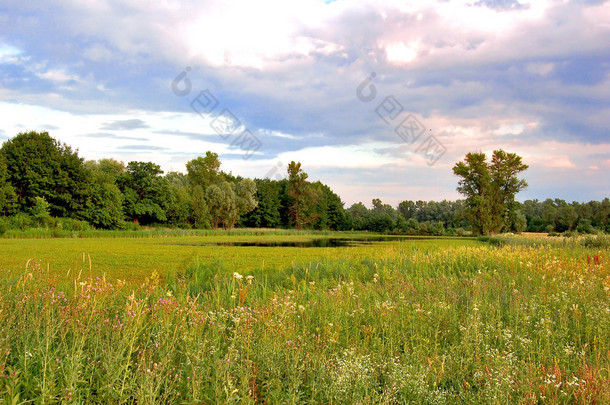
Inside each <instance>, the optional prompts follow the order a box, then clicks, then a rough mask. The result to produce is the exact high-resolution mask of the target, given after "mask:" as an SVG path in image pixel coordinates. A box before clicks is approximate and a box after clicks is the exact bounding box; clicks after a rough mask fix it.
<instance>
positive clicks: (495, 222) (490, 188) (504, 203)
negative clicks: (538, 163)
mask: <svg viewBox="0 0 610 405" xmlns="http://www.w3.org/2000/svg"><path fill="white" fill-rule="evenodd" d="M486 159H487V157H486V156H485V154H484V153H468V154H467V155H466V158H465V160H464V161H463V162H459V163H457V164H456V165H455V166H454V167H453V172H454V174H456V175H457V176H460V177H461V179H460V181H459V185H458V188H457V190H458V191H459V192H460V193H462V194H463V195H464V196H466V205H467V207H468V211H469V214H470V215H469V217H470V222H471V226H472V230H473V232H474V233H475V234H489V233H497V232H500V231H501V230H502V228H503V227H505V226H506V223H507V216H509V215H510V208H511V205H512V203H513V202H514V199H515V194H517V193H518V192H519V191H521V190H523V189H524V188H525V187H527V183H526V182H525V181H524V180H521V179H519V178H518V177H517V175H518V174H519V173H520V172H522V171H524V170H526V169H527V168H528V166H527V165H525V164H523V163H522V161H521V157H520V156H517V155H516V154H514V153H506V152H504V151H503V150H496V151H494V153H493V155H492V159H491V163H489V164H488V163H487V160H486Z"/></svg>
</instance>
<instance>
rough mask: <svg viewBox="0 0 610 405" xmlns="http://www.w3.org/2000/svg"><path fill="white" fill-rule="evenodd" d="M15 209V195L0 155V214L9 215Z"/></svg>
mask: <svg viewBox="0 0 610 405" xmlns="http://www.w3.org/2000/svg"><path fill="white" fill-rule="evenodd" d="M16 208H17V194H15V189H14V188H13V186H12V184H11V183H10V181H9V177H8V172H7V169H6V163H5V162H4V157H3V155H2V154H0V214H2V215H3V216H6V215H11V214H13V213H14V212H15V210H16Z"/></svg>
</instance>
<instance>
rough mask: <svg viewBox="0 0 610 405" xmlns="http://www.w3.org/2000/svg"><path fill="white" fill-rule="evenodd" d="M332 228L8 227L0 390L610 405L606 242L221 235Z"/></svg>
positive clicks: (186, 398)
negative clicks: (54, 230)
mask: <svg viewBox="0 0 610 405" xmlns="http://www.w3.org/2000/svg"><path fill="white" fill-rule="evenodd" d="M112 236H120V235H112ZM145 236H146V235H145ZM329 236H332V237H338V238H348V237H355V236H358V235H352V234H327V233H317V234H306V233H298V232H297V233H291V232H262V231H261V232H259V231H244V232H233V233H230V232H229V233H227V232H217V233H207V234H204V235H198V236H193V235H190V236H188V235H187V236H175V235H171V234H170V235H147V237H138V238H135V237H96V238H55V239H53V238H47V239H27V238H26V239H0V247H1V250H0V269H1V274H0V288H1V291H2V293H1V295H0V370H1V374H2V378H1V379H0V395H1V396H2V399H3V400H4V401H5V402H7V403H22V401H30V402H33V403H60V402H61V403H64V402H65V403H70V402H74V403H146V404H148V403H206V404H207V403H387V404H394V403H414V404H426V403H429V404H443V403H447V404H453V403H462V404H476V403H480V404H490V403H491V404H494V403H497V404H505V403H527V404H537V403H582V404H591V403H598V404H604V403H610V266H609V265H608V263H607V262H606V256H607V250H600V249H599V248H598V249H593V248H585V247H583V246H581V245H580V244H579V243H577V242H574V241H572V242H568V243H566V242H558V241H555V242H549V240H550V238H546V239H543V238H542V237H539V238H537V239H531V240H530V239H527V238H522V237H514V238H505V239H503V240H502V241H503V242H505V243H503V244H500V245H497V246H496V245H494V244H493V243H487V242H484V241H479V240H474V239H466V238H461V239H460V238H455V239H411V240H392V241H384V242H377V243H373V244H368V245H362V246H351V247H328V248H303V247H278V246H273V247H260V246H216V245H212V244H210V243H214V242H252V241H275V242H286V241H295V240H301V241H304V240H309V239H311V238H324V237H329ZM360 236H362V235H360ZM492 242H493V241H492ZM596 255H597V256H598V259H595V256H596ZM600 255H601V258H599V256H600ZM588 256H589V257H590V258H591V260H589V261H588V260H587V257H588Z"/></svg>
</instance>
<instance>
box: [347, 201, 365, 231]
mask: <svg viewBox="0 0 610 405" xmlns="http://www.w3.org/2000/svg"><path fill="white" fill-rule="evenodd" d="M347 215H348V217H349V222H350V223H351V225H352V229H353V230H355V231H363V230H365V229H366V226H367V218H368V215H369V209H368V208H367V207H366V205H364V204H362V203H361V202H359V203H356V204H352V206H351V207H349V208H348V209H347Z"/></svg>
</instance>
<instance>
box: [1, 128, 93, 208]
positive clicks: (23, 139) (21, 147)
mask: <svg viewBox="0 0 610 405" xmlns="http://www.w3.org/2000/svg"><path fill="white" fill-rule="evenodd" d="M0 154H1V155H2V156H3V158H4V161H5V163H6V167H7V173H8V178H9V181H10V182H11V184H12V186H13V189H14V191H15V193H16V196H17V202H18V204H19V207H20V209H21V211H23V212H27V211H28V210H29V209H30V208H31V207H32V206H33V205H34V204H35V202H36V197H43V198H44V199H45V200H46V201H47V202H48V203H49V209H50V212H51V214H52V215H54V216H60V217H74V218H83V217H84V211H85V208H86V202H87V198H88V193H89V186H90V179H89V178H88V177H87V172H86V170H85V168H84V165H83V159H81V158H79V157H78V154H77V152H73V151H72V149H71V148H70V147H69V146H68V145H66V144H61V143H60V142H59V141H57V140H55V139H53V138H51V137H50V136H49V134H48V133H47V132H40V133H39V132H33V131H32V132H27V133H19V134H18V135H17V136H15V137H14V138H13V139H10V140H8V141H6V142H4V144H3V145H2V149H0Z"/></svg>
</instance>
